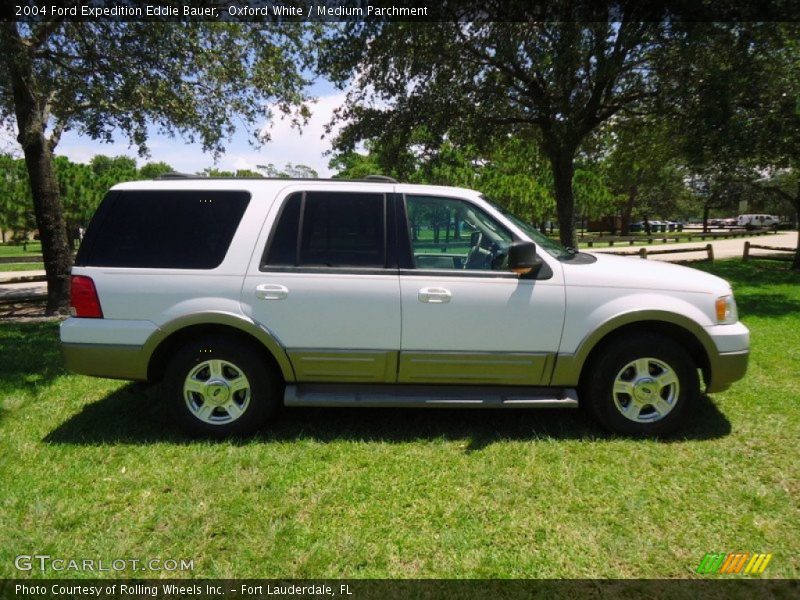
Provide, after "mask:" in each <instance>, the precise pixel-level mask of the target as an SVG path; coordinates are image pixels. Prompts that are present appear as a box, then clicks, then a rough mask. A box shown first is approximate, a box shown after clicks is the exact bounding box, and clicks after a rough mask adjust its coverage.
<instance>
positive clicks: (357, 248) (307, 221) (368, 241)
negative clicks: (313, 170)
mask: <svg viewBox="0 0 800 600" xmlns="http://www.w3.org/2000/svg"><path fill="white" fill-rule="evenodd" d="M383 205H384V199H383V195H382V194H349V193H328V192H309V193H307V194H306V199H305V210H304V212H303V221H302V240H301V243H300V258H299V263H300V265H308V266H312V265H317V266H328V267H344V266H355V267H383V266H384V265H385V262H386V259H385V256H384V254H385V252H384V248H385V243H384V229H385V226H384V206H383Z"/></svg>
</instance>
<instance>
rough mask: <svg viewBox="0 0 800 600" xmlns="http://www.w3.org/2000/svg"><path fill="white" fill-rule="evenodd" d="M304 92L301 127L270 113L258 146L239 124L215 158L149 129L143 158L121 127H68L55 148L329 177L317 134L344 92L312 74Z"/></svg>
mask: <svg viewBox="0 0 800 600" xmlns="http://www.w3.org/2000/svg"><path fill="white" fill-rule="evenodd" d="M309 93H310V95H311V96H312V97H315V98H317V101H316V102H315V103H314V104H311V105H310V108H311V112H312V116H311V118H310V119H309V121H308V123H307V124H306V125H305V126H304V127H303V128H302V130H301V131H298V130H297V129H295V128H293V127H292V126H291V125H290V122H289V120H288V119H286V120H281V119H280V118H279V117H276V118H275V121H274V122H273V123H266V122H265V123H263V124H262V125H261V127H267V129H268V131H270V134H271V136H272V138H271V140H270V141H269V142H267V143H265V144H263V145H262V146H261V147H260V148H256V147H253V145H252V144H251V142H250V140H251V139H252V133H253V132H252V131H249V130H245V129H243V128H241V127H240V128H239V129H237V131H236V133H235V134H234V136H233V137H232V139H231V140H230V141H228V142H226V143H225V152H224V153H223V154H222V155H221V156H220V158H219V159H218V160H217V162H216V163H215V162H214V157H213V156H212V155H211V154H209V153H204V152H203V149H202V144H201V143H200V142H195V143H194V144H190V143H189V142H187V141H186V140H184V139H182V138H181V137H179V136H176V137H174V138H171V137H169V136H166V135H159V134H158V133H157V132H155V131H154V130H153V131H151V136H150V139H149V140H148V142H147V146H148V148H149V150H150V156H149V157H145V158H143V157H140V156H139V155H138V153H137V150H136V149H135V148H133V147H129V145H128V141H127V139H126V138H125V136H124V135H123V134H121V133H119V134H117V135H115V139H114V143H112V144H105V143H103V142H101V141H98V140H93V139H91V138H90V137H87V136H82V135H78V134H77V133H76V132H74V131H68V132H66V133H65V134H64V135H63V136H62V138H61V141H60V142H59V144H58V146H57V147H56V154H57V155H61V156H66V157H67V158H69V159H70V160H71V161H73V162H82V163H86V162H88V161H89V160H91V158H92V157H93V156H95V155H96V154H105V155H107V156H119V155H125V156H130V157H132V158H135V159H136V160H137V163H138V165H139V166H142V165H143V164H145V163H147V162H159V161H164V162H165V163H167V164H169V165H171V166H172V167H173V168H174V169H175V170H176V171H179V172H182V173H196V172H199V171H202V170H203V169H205V168H206V167H212V166H215V167H217V168H218V169H221V170H226V171H235V170H237V169H251V170H255V169H256V166H257V165H266V164H269V163H273V164H274V165H275V166H276V167H278V168H282V167H283V166H284V165H285V164H287V163H292V164H304V165H308V166H309V167H311V168H313V169H314V170H315V171H317V173H318V174H319V176H320V177H329V176H330V175H332V174H333V171H331V170H330V169H329V168H328V160H329V158H330V157H326V156H324V153H325V152H326V151H327V150H329V149H330V147H331V138H332V137H333V134H331V135H329V136H325V138H324V139H323V137H322V136H323V134H324V132H325V129H324V128H325V124H326V123H328V122H329V121H330V120H331V116H332V114H333V111H334V109H336V108H337V107H338V106H339V105H341V104H342V102H343V101H344V98H345V92H342V91H340V90H337V89H336V88H335V87H334V86H333V84H331V83H330V82H329V81H325V80H318V81H316V82H315V83H314V84H313V85H312V86H311V87H310V88H309ZM261 127H258V129H261ZM254 129H255V128H254ZM334 133H335V130H334ZM3 138H4V139H3V140H2V141H3V142H4V143H3V144H2V150H7V149H8V150H15V151H18V150H19V147H18V146H16V147H14V146H15V144H14V143H12V142H11V140H10V139H9V138H11V139H13V135H11V134H10V132H7V133H6V135H4V136H3ZM15 153H18V152H15Z"/></svg>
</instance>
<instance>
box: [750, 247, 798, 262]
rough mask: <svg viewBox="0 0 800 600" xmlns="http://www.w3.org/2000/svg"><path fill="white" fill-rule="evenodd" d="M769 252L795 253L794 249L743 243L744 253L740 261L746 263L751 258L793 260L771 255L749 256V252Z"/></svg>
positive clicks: (788, 257)
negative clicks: (753, 250)
mask: <svg viewBox="0 0 800 600" xmlns="http://www.w3.org/2000/svg"><path fill="white" fill-rule="evenodd" d="M752 249H755V250H769V251H770V252H791V253H794V252H795V251H796V249H795V248H783V247H780V246H761V245H759V244H751V243H750V242H745V243H744V252H743V253H742V260H743V261H748V260H750V259H751V258H770V259H772V260H793V259H794V257H792V256H774V255H771V254H766V255H765V254H750V250H752Z"/></svg>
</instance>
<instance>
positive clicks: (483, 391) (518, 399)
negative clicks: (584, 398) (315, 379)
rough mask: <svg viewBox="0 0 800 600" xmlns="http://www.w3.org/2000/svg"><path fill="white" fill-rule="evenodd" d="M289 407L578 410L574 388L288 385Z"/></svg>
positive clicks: (286, 401) (285, 396)
mask: <svg viewBox="0 0 800 600" xmlns="http://www.w3.org/2000/svg"><path fill="white" fill-rule="evenodd" d="M283 403H284V405H286V406H364V407H379V406H386V407H394V408H397V407H404V406H408V407H420V406H428V407H435V406H439V407H454V408H455V407H458V408H467V407H473V408H577V406H578V393H577V391H576V390H574V389H572V388H547V387H501V386H459V385H369V384H346V383H345V384H324V383H300V384H297V385H287V386H286V391H285V393H284V396H283Z"/></svg>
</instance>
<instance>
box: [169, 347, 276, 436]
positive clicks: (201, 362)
mask: <svg viewBox="0 0 800 600" xmlns="http://www.w3.org/2000/svg"><path fill="white" fill-rule="evenodd" d="M164 391H165V396H166V400H167V402H168V403H169V404H170V407H171V409H172V413H173V415H174V416H175V418H176V420H177V421H178V423H179V424H180V425H181V427H182V428H183V429H184V430H185V431H186V432H187V433H189V434H190V435H194V436H205V437H216V438H223V437H228V436H238V435H249V434H252V433H254V432H256V431H257V430H258V429H260V428H261V427H263V426H264V424H265V423H266V422H267V419H268V418H269V416H270V415H271V414H272V413H273V411H274V410H275V408H276V406H277V405H278V403H279V398H280V377H279V376H278V375H277V373H275V370H274V368H273V367H272V366H271V365H270V364H268V363H265V362H264V361H263V360H262V359H261V357H260V356H259V354H258V352H257V350H256V348H254V347H253V346H252V345H251V344H247V343H242V342H240V341H238V340H234V339H230V338H227V337H223V336H209V337H207V338H203V339H200V340H197V341H194V342H190V343H188V344H186V345H185V346H183V347H182V348H181V349H180V350H178V352H177V353H176V354H175V356H174V357H173V359H172V360H171V361H170V363H169V365H168V367H167V371H166V373H165V377H164Z"/></svg>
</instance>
